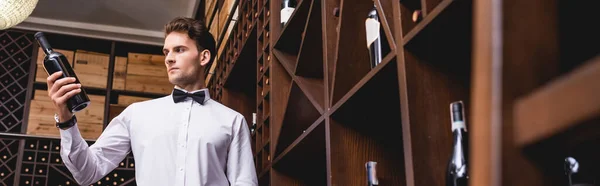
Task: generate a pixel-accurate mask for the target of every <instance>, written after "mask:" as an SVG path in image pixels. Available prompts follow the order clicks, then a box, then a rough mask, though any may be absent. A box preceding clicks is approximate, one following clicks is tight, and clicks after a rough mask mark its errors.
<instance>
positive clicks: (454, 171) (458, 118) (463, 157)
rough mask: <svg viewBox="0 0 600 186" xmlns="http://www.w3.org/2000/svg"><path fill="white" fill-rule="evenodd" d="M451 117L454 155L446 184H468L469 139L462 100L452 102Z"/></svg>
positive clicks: (449, 165) (448, 185)
mask: <svg viewBox="0 0 600 186" xmlns="http://www.w3.org/2000/svg"><path fill="white" fill-rule="evenodd" d="M450 117H451V122H452V135H453V138H454V143H453V145H452V155H451V157H450V160H449V162H448V170H447V174H446V186H467V185H468V179H469V175H468V167H467V165H468V162H467V160H468V149H469V148H468V139H467V136H468V135H467V125H466V119H465V112H464V105H463V102H462V101H456V102H452V103H450Z"/></svg>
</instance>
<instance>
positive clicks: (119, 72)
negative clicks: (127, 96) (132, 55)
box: [113, 56, 127, 90]
mask: <svg viewBox="0 0 600 186" xmlns="http://www.w3.org/2000/svg"><path fill="white" fill-rule="evenodd" d="M126 76H127V58H126V57H119V56H117V57H115V70H114V73H113V89H114V90H125V77H126Z"/></svg>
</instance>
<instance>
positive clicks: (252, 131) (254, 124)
mask: <svg viewBox="0 0 600 186" xmlns="http://www.w3.org/2000/svg"><path fill="white" fill-rule="evenodd" d="M255 130H256V113H252V127H250V132H251V133H252V134H254V132H255Z"/></svg>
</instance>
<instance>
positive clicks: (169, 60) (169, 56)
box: [165, 52, 175, 64]
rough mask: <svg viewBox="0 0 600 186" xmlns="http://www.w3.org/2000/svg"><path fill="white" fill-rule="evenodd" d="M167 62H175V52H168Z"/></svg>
mask: <svg viewBox="0 0 600 186" xmlns="http://www.w3.org/2000/svg"><path fill="white" fill-rule="evenodd" d="M165 63H167V64H169V63H175V56H173V54H171V53H170V52H169V53H168V54H167V56H166V57H165Z"/></svg>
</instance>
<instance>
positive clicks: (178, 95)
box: [173, 89, 205, 105]
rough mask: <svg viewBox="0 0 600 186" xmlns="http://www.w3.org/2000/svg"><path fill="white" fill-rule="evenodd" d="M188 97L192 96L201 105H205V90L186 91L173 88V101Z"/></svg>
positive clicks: (177, 101)
mask: <svg viewBox="0 0 600 186" xmlns="http://www.w3.org/2000/svg"><path fill="white" fill-rule="evenodd" d="M187 97H192V99H194V101H196V102H198V103H200V105H204V97H205V95H204V91H198V92H196V93H193V94H192V93H187V92H184V91H181V90H179V89H174V90H173V101H175V103H179V102H181V101H183V100H185V98H187Z"/></svg>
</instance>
